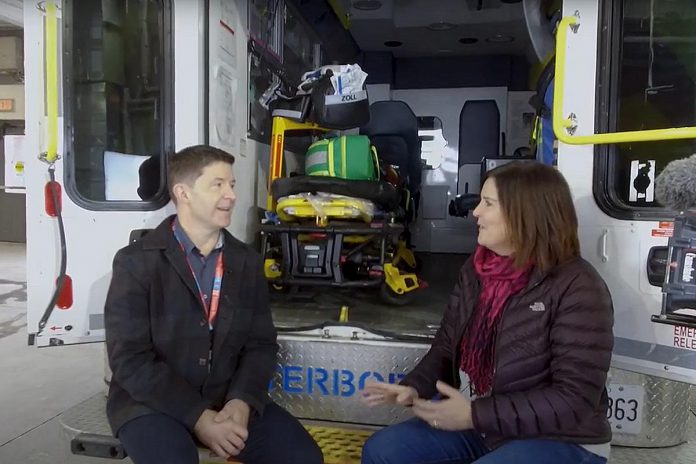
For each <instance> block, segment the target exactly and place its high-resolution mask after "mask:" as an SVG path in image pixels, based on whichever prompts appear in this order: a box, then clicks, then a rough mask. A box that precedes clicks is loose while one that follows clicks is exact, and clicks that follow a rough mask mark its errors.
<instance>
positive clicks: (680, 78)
mask: <svg viewBox="0 0 696 464" xmlns="http://www.w3.org/2000/svg"><path fill="white" fill-rule="evenodd" d="M606 3H607V6H606V7H605V9H604V12H603V15H604V19H603V20H604V21H605V23H604V24H606V25H608V26H609V27H607V28H604V30H605V33H604V37H603V38H602V41H603V43H602V44H601V45H600V53H601V51H602V50H605V49H606V50H609V52H608V53H607V54H605V55H604V58H605V61H606V62H605V63H604V64H605V66H604V67H603V68H602V70H601V71H600V80H601V79H603V78H606V79H607V80H608V81H609V83H610V85H608V86H600V102H604V103H605V104H606V105H607V106H606V107H607V108H608V111H607V115H608V118H606V119H605V120H604V121H601V122H600V125H604V127H600V130H602V131H610V132H615V131H641V130H649V129H665V128H670V127H684V126H694V125H696V2H694V1H693V0H668V1H662V0H661V1H657V0H623V1H620V2H606ZM602 73H603V74H602ZM597 150H598V154H599V156H598V158H597V159H598V162H597V164H596V175H595V182H596V188H595V194H596V196H597V200H598V201H599V203H600V205H602V206H603V209H604V210H605V211H607V212H608V213H609V214H611V215H613V216H615V217H619V218H624V219H628V218H635V217H642V218H646V219H649V218H658V217H662V216H664V215H665V214H667V213H668V211H667V210H666V209H665V208H664V207H663V206H662V205H661V204H660V203H659V202H658V201H657V199H656V198H655V194H654V186H655V177H656V176H657V175H658V174H659V173H660V172H661V171H662V169H664V167H665V165H667V163H669V162H670V161H672V160H675V159H681V158H686V157H688V156H689V155H691V154H692V153H694V152H695V151H696V141H695V140H688V139H687V140H675V141H659V142H642V143H626V144H612V145H606V146H600V147H597Z"/></svg>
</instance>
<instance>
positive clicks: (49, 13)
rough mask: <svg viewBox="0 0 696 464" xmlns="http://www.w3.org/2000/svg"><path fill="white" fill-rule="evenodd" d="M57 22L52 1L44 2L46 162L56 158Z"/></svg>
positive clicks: (53, 160)
mask: <svg viewBox="0 0 696 464" xmlns="http://www.w3.org/2000/svg"><path fill="white" fill-rule="evenodd" d="M57 32H58V20H57V17H56V5H55V3H54V2H53V0H46V46H45V48H46V118H47V126H48V133H47V139H48V140H47V142H48V146H47V149H46V161H47V162H48V163H54V162H55V161H56V159H57V158H58V34H57Z"/></svg>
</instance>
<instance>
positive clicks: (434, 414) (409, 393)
mask: <svg viewBox="0 0 696 464" xmlns="http://www.w3.org/2000/svg"><path fill="white" fill-rule="evenodd" d="M436 387H437V391H438V392H440V395H441V396H442V399H440V400H434V401H431V400H424V399H422V398H419V397H418V392H417V391H416V389H415V388H413V387H409V386H406V385H395V384H389V383H383V382H374V381H373V382H367V383H366V384H365V390H364V392H363V400H362V401H363V403H365V404H366V405H368V406H370V407H372V406H377V405H380V404H399V405H401V406H413V413H414V414H415V415H416V416H417V417H419V418H421V419H422V420H423V421H425V422H427V423H428V424H430V425H431V426H432V427H434V428H436V429H441V430H450V431H454V430H469V429H473V428H474V424H473V419H472V416H471V401H469V399H468V398H467V397H465V396H464V395H462V394H461V393H460V392H459V390H457V389H456V388H454V387H451V386H449V385H447V384H446V383H445V382H440V381H438V382H437V384H436Z"/></svg>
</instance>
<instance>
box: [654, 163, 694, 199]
mask: <svg viewBox="0 0 696 464" xmlns="http://www.w3.org/2000/svg"><path fill="white" fill-rule="evenodd" d="M655 197H656V198H657V199H658V200H659V201H660V203H662V204H663V205H665V206H667V207H669V208H671V209H673V210H674V211H687V210H689V209H692V208H696V154H694V155H691V156H690V157H688V158H684V159H679V160H674V161H672V162H671V163H668V164H667V166H665V168H664V169H663V170H662V172H661V173H660V175H659V176H657V178H656V179H655Z"/></svg>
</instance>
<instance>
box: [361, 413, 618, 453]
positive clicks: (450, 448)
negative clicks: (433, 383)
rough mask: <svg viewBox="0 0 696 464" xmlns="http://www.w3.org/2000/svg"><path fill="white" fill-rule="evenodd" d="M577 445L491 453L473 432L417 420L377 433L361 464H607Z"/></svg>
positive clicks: (513, 444) (515, 445) (524, 445)
mask: <svg viewBox="0 0 696 464" xmlns="http://www.w3.org/2000/svg"><path fill="white" fill-rule="evenodd" d="M606 462H607V461H606V459H604V458H602V457H599V456H597V455H595V454H593V453H590V452H589V451H587V450H585V449H584V448H582V447H581V446H578V445H576V444H574V443H565V442H560V441H553V440H531V439H530V440H514V441H510V442H508V443H506V444H504V445H502V446H501V447H499V448H496V449H495V450H493V451H491V450H489V449H488V448H487V447H486V445H485V444H484V443H483V440H482V439H481V436H480V435H479V434H478V433H476V432H474V431H466V432H446V431H444V430H437V429H434V428H432V427H430V426H429V425H428V424H426V423H425V422H423V421H422V420H420V419H418V418H413V419H409V420H407V421H406V422H402V423H400V424H396V425H392V426H390V427H387V428H384V429H382V430H380V431H378V432H377V433H375V434H374V435H373V436H372V437H370V439H369V440H367V442H366V443H365V447H364V448H363V453H362V464H471V463H476V464H605V463H606Z"/></svg>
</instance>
